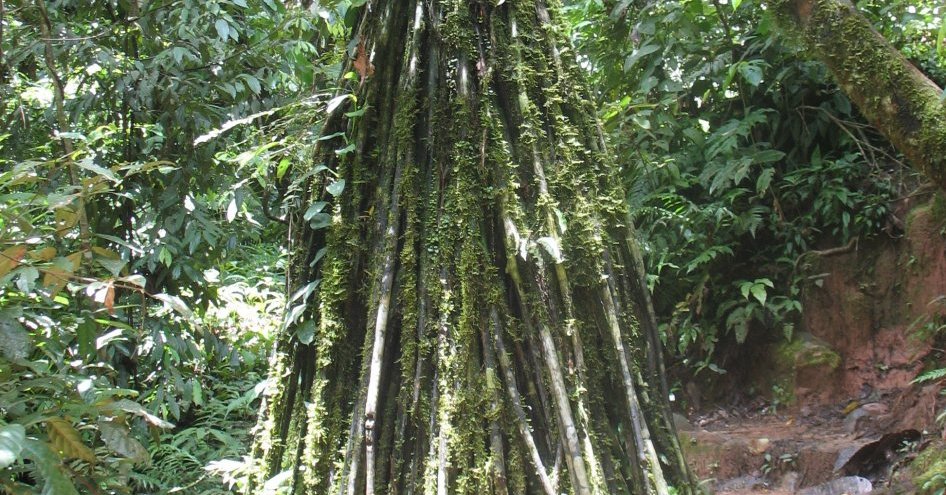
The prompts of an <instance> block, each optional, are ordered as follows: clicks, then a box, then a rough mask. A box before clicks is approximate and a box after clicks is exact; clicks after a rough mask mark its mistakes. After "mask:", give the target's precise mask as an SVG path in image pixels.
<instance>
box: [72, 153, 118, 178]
mask: <svg viewBox="0 0 946 495" xmlns="http://www.w3.org/2000/svg"><path fill="white" fill-rule="evenodd" d="M75 164H76V166H78V167H79V168H81V169H85V170H88V171H89V172H92V173H93V174H95V175H100V176H102V177H105V178H106V179H108V180H110V181H112V182H114V183H116V184H118V183H120V182H121V179H119V178H118V176H117V175H115V172H112V171H111V170H109V169H107V168H105V167H101V166H99V165H96V164H95V162H93V161H92V158H83V159H82V160H79V161H77V162H75Z"/></svg>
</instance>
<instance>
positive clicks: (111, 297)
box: [102, 284, 115, 316]
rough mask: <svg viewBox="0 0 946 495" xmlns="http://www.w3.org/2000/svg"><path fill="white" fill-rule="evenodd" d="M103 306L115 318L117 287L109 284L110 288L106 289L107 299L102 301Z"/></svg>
mask: <svg viewBox="0 0 946 495" xmlns="http://www.w3.org/2000/svg"><path fill="white" fill-rule="evenodd" d="M102 304H104V305H105V309H107V310H108V314H110V315H112V316H115V286H114V285H112V284H108V288H107V289H105V299H104V300H103V301H102Z"/></svg>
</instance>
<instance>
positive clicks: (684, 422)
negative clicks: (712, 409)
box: [673, 412, 696, 431]
mask: <svg viewBox="0 0 946 495" xmlns="http://www.w3.org/2000/svg"><path fill="white" fill-rule="evenodd" d="M673 425H674V426H676V427H677V431H693V430H695V429H696V428H695V427H694V426H693V424H692V423H690V420H689V419H687V417H686V416H684V415H682V414H680V413H677V412H675V413H673Z"/></svg>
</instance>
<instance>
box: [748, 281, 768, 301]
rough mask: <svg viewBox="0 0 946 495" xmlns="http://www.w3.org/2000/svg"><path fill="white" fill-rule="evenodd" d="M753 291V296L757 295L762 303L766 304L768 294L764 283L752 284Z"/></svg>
mask: <svg viewBox="0 0 946 495" xmlns="http://www.w3.org/2000/svg"><path fill="white" fill-rule="evenodd" d="M751 292H752V297H755V298H756V300H757V301H759V303H760V304H762V305H763V306H765V298H766V296H767V293H766V290H765V286H764V285H762V284H752V288H751Z"/></svg>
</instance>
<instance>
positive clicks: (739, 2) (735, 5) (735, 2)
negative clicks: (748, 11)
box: [732, 0, 742, 10]
mask: <svg viewBox="0 0 946 495" xmlns="http://www.w3.org/2000/svg"><path fill="white" fill-rule="evenodd" d="M740 5H742V0H732V9H733V10H736V9H738V8H739V6H740Z"/></svg>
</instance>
